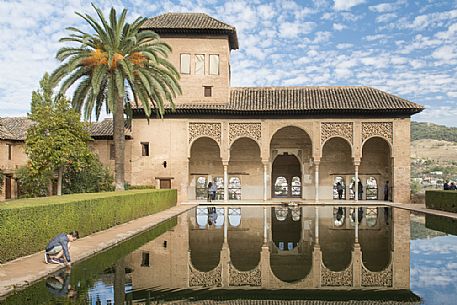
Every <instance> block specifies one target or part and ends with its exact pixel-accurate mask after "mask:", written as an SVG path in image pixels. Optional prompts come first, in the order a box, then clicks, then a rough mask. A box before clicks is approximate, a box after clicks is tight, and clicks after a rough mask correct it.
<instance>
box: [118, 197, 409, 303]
mask: <svg viewBox="0 0 457 305" xmlns="http://www.w3.org/2000/svg"><path fill="white" fill-rule="evenodd" d="M409 241H410V222H409V212H408V211H403V210H393V211H392V210H391V209H390V208H385V207H360V208H357V207H330V206H329V207H311V206H308V207H283V206H277V207H248V206H245V207H238V208H236V207H216V208H208V207H198V208H197V209H196V210H193V211H192V212H189V213H188V214H185V215H182V216H181V217H179V219H178V224H177V225H176V227H174V229H172V230H171V231H168V232H166V233H164V234H163V235H161V236H160V237H158V238H156V239H155V240H153V241H151V242H149V243H147V244H145V245H144V246H142V247H141V248H139V249H138V250H136V251H135V252H133V253H131V254H130V255H129V256H127V257H126V258H125V259H124V260H123V261H122V267H121V268H127V269H128V270H132V272H131V273H130V275H129V281H131V287H132V289H133V292H129V293H128V295H127V296H126V299H127V300H129V301H128V303H130V302H133V303H135V304H136V303H138V304H142V303H144V301H145V300H146V299H148V298H150V297H151V295H153V294H154V291H155V290H157V289H159V290H160V291H167V289H190V290H196V289H202V288H217V289H220V290H224V291H225V290H227V289H240V288H243V289H259V290H265V289H266V290H271V289H295V290H301V289H303V290H314V289H320V290H334V289H338V290H339V291H342V290H341V289H342V288H343V289H345V290H348V291H354V289H357V290H367V289H371V288H375V289H377V290H383V291H396V290H400V289H406V290H409V288H410V283H409V281H410V276H409V270H410V269H409V268H410V258H409V257H410V253H409ZM170 291H171V290H170ZM253 291H254V290H253ZM121 297H123V296H119V298H121ZM413 303H416V302H413Z"/></svg>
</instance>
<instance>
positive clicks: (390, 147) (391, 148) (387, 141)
mask: <svg viewBox="0 0 457 305" xmlns="http://www.w3.org/2000/svg"><path fill="white" fill-rule="evenodd" d="M373 138H379V139H381V140H383V141H385V142H386V143H387V145H388V146H389V153H390V154H392V151H393V147H392V142H391V141H389V139H387V138H385V137H383V136H381V135H372V136H369V137H368V138H366V139H365V140H363V141H362V145H361V147H362V149H363V146H364V145H365V143H367V142H368V141H369V140H371V139H373Z"/></svg>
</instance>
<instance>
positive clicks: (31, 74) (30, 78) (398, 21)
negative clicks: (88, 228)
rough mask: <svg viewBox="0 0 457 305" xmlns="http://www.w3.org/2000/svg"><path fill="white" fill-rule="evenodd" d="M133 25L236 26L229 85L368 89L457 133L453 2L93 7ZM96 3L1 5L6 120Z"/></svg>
mask: <svg viewBox="0 0 457 305" xmlns="http://www.w3.org/2000/svg"><path fill="white" fill-rule="evenodd" d="M93 2H94V3H95V4H96V5H97V6H100V7H101V8H103V9H104V11H105V12H107V11H108V10H109V8H110V7H111V6H115V7H116V8H119V9H121V8H122V7H126V8H128V9H129V16H130V19H129V20H133V19H134V18H136V17H138V16H146V17H152V16H156V15H159V14H162V13H164V12H205V13H207V14H209V15H211V16H213V17H215V18H217V19H220V20H221V21H224V22H226V23H228V24H231V25H233V26H235V27H236V29H237V32H238V39H239V42H240V50H237V51H233V52H232V58H231V65H232V86H311V85H312V86H319V85H322V86H323V85H326V86H340V85H341V86H346V85H365V86H372V87H376V88H379V89H382V90H385V91H387V92H389V93H392V94H395V95H398V96H400V97H403V98H406V99H408V100H410V101H413V102H416V103H419V104H422V105H424V106H426V107H427V109H426V110H425V111H423V112H422V113H421V114H418V115H415V116H414V117H413V120H417V121H428V122H434V123H438V124H444V125H448V126H457V119H455V118H456V117H457V0H448V1H442V0H420V1H407V0H396V1H387V0H386V1H369V0H329V1H326V0H315V1H288V0H278V1H255V0H254V1H216V0H205V1H203V0H197V1H184V0H183V1H167V0H162V1H145V0H131V1H93ZM75 11H79V12H87V13H90V14H93V13H94V12H93V10H92V8H91V6H90V1H83V0H81V1H76V0H70V1H65V0H62V1H45V0H33V1H29V0H23V1H4V0H0V37H1V39H2V43H1V44H0V67H1V74H0V75H1V77H0V116H24V115H26V113H27V111H28V110H29V106H30V97H31V92H32V90H34V89H36V88H37V87H38V81H39V79H40V78H41V77H42V75H43V73H44V72H46V71H52V70H53V69H54V68H55V67H56V66H57V64H58V62H57V61H56V60H55V59H54V55H55V53H56V51H57V49H58V48H59V47H61V46H62V44H60V43H58V39H59V38H61V37H63V36H65V35H66V32H65V27H68V26H76V27H83V26H84V24H83V22H82V21H81V19H80V18H79V17H78V16H76V15H75V14H74V12H75Z"/></svg>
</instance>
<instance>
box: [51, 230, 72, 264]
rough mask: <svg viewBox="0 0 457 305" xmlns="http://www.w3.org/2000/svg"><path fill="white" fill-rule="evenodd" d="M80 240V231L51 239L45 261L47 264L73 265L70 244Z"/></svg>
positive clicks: (62, 234)
mask: <svg viewBox="0 0 457 305" xmlns="http://www.w3.org/2000/svg"><path fill="white" fill-rule="evenodd" d="M78 238H79V233H78V231H73V232H71V233H68V234H65V233H61V234H59V235H57V236H56V237H54V238H53V239H51V241H50V242H49V243H48V245H47V246H46V249H45V252H44V261H45V262H46V264H49V263H52V264H61V263H65V261H66V262H67V265H69V266H70V265H71V258H70V243H71V242H73V241H75V240H76V239H78Z"/></svg>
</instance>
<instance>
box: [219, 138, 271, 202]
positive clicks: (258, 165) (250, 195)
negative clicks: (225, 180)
mask: <svg viewBox="0 0 457 305" xmlns="http://www.w3.org/2000/svg"><path fill="white" fill-rule="evenodd" d="M228 168H229V184H228V187H229V199H230V200H240V199H259V198H262V197H263V165H262V159H261V157H260V147H259V145H258V144H257V142H256V141H254V140H252V139H250V138H239V139H237V140H236V141H235V142H233V144H232V145H231V146H230V161H229V167H228Z"/></svg>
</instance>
